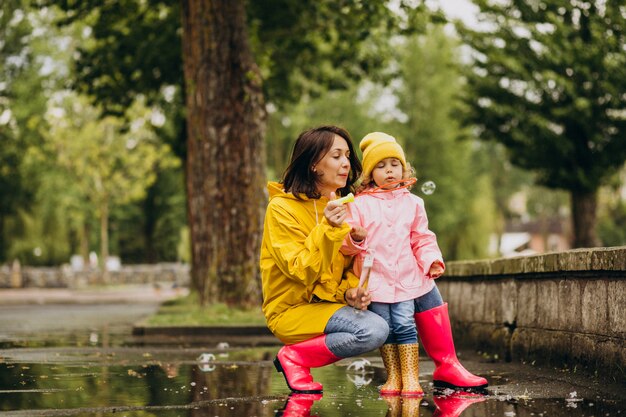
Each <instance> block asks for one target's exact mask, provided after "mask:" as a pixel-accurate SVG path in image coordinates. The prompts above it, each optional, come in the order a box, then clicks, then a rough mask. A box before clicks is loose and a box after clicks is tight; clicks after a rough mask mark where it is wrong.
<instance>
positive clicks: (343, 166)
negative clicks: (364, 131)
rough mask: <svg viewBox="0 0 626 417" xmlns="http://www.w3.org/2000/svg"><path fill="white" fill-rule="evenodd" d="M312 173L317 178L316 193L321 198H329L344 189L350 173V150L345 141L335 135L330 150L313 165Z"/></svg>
mask: <svg viewBox="0 0 626 417" xmlns="http://www.w3.org/2000/svg"><path fill="white" fill-rule="evenodd" d="M313 171H314V172H315V173H316V174H317V176H318V178H319V184H318V191H319V192H320V194H322V195H323V196H326V197H330V193H331V192H337V189H339V188H343V187H345V186H346V183H347V182H348V174H349V173H350V148H348V143H347V142H346V140H345V139H344V138H342V137H341V136H339V135H335V139H334V141H333V145H332V146H331V147H330V150H329V151H328V152H327V153H326V155H324V156H322V159H320V160H319V161H318V162H317V163H316V164H315V165H313Z"/></svg>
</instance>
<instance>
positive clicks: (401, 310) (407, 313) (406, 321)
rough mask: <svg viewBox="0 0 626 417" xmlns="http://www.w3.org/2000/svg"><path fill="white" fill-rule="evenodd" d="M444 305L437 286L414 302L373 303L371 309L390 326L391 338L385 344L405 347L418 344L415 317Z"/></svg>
mask: <svg viewBox="0 0 626 417" xmlns="http://www.w3.org/2000/svg"><path fill="white" fill-rule="evenodd" d="M442 304H443V299H442V298H441V294H440V293H439V289H438V288H437V286H436V285H435V287H434V288H433V289H432V290H430V291H429V292H427V293H426V294H424V295H422V296H421V297H417V298H415V299H413V300H408V301H401V302H398V303H372V304H370V305H369V309H370V310H371V311H372V312H374V313H376V314H378V315H379V316H381V317H382V318H383V319H385V321H386V322H387V325H388V326H389V337H387V340H385V344H387V343H393V344H398V345H404V344H411V343H417V328H416V327H415V319H414V317H413V315H414V314H415V313H421V312H423V311H426V310H430V309H431V308H435V307H439V306H440V305H442Z"/></svg>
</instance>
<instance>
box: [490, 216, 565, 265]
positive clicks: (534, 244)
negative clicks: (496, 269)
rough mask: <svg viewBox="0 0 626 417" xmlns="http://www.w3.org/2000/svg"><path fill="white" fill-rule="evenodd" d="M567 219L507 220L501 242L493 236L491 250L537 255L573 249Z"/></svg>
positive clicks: (511, 253) (516, 254)
mask: <svg viewBox="0 0 626 417" xmlns="http://www.w3.org/2000/svg"><path fill="white" fill-rule="evenodd" d="M566 224H567V223H566V220H565V219H562V218H558V217H552V218H548V219H538V220H532V221H522V220H512V221H509V222H507V224H506V226H505V231H504V234H503V235H502V236H501V237H500V242H498V238H497V237H496V236H492V239H491V244H490V252H491V253H492V254H498V253H499V254H500V255H501V256H504V257H511V256H521V255H535V254H539V253H545V252H560V251H565V250H568V249H571V244H570V241H571V240H570V232H569V228H568V227H567V226H566Z"/></svg>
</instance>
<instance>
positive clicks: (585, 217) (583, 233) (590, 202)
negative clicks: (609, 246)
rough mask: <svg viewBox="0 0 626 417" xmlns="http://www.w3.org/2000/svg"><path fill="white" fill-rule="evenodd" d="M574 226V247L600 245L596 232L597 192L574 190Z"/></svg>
mask: <svg viewBox="0 0 626 417" xmlns="http://www.w3.org/2000/svg"><path fill="white" fill-rule="evenodd" d="M571 197H572V226H573V229H574V230H573V233H574V241H573V243H572V246H573V247H574V248H589V247H595V246H600V241H599V239H598V236H597V234H596V206H597V202H598V194H597V192H595V191H593V192H578V191H572V192H571Z"/></svg>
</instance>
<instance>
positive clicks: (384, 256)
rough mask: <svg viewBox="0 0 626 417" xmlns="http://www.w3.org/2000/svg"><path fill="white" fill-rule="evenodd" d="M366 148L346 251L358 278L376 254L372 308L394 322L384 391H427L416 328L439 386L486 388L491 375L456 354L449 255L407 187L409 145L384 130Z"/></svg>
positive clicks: (413, 393)
mask: <svg viewBox="0 0 626 417" xmlns="http://www.w3.org/2000/svg"><path fill="white" fill-rule="evenodd" d="M360 148H361V151H362V152H363V172H362V176H361V179H362V181H361V185H360V186H359V189H358V190H357V191H358V194H357V196H356V199H355V201H354V203H352V204H350V217H349V219H348V223H349V224H350V225H352V227H353V229H352V231H351V233H350V234H349V236H348V237H347V238H346V239H345V241H344V245H343V246H342V253H344V254H345V255H358V256H357V257H356V258H355V262H354V274H355V275H356V276H360V275H361V272H362V269H363V259H364V257H365V255H366V253H369V255H370V256H373V265H372V267H371V270H370V272H369V283H368V285H367V288H368V290H369V292H370V294H371V299H372V303H371V304H370V306H369V310H371V311H373V312H374V313H376V314H378V315H379V316H381V317H382V318H384V319H385V321H386V322H387V323H388V325H389V328H390V333H389V337H388V338H387V340H386V341H385V344H384V345H383V346H382V347H381V348H380V351H381V355H382V358H383V362H384V364H385V368H386V370H387V374H388V378H387V381H386V383H385V384H384V385H383V386H382V388H381V394H388V395H394V394H401V395H406V396H420V395H423V390H422V387H421V386H420V384H419V380H418V377H419V360H418V359H419V354H418V347H419V345H418V343H417V335H418V333H419V336H420V339H421V341H422V344H423V346H424V349H425V350H426V352H427V353H428V355H429V356H430V357H431V358H432V359H433V361H434V363H435V366H436V369H435V372H434V374H433V380H434V385H435V386H437V387H450V388H464V389H468V388H484V387H486V386H487V380H486V379H484V378H482V377H478V376H476V375H473V374H471V373H470V372H468V371H467V370H466V369H465V368H464V367H463V366H462V365H461V364H460V363H459V361H458V359H457V356H456V352H455V349H454V342H453V340H452V332H451V327H450V319H449V317H448V310H447V304H444V303H443V300H442V298H441V295H440V293H439V290H438V289H437V286H436V285H435V281H434V279H435V278H438V277H440V276H441V275H442V274H443V272H444V270H445V265H444V262H443V257H442V255H441V251H440V250H439V247H438V245H437V238H436V236H435V234H434V233H433V232H432V231H431V230H429V229H428V218H427V216H426V210H425V208H424V201H423V200H422V199H421V198H419V197H417V196H416V195H413V194H411V193H410V192H409V190H408V186H409V185H410V184H412V183H414V182H415V179H414V178H415V177H414V174H413V170H412V169H411V167H410V166H409V165H408V164H407V162H406V160H405V156H404V151H403V150H402V148H401V147H400V145H399V144H398V143H397V142H396V140H395V138H393V137H392V136H390V135H387V134H385V133H381V132H373V133H370V134H368V135H366V136H365V137H364V138H363V140H362V141H361V143H360ZM361 228H364V229H365V230H366V231H367V233H365V232H363V230H362V229H361ZM416 327H417V329H416Z"/></svg>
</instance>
